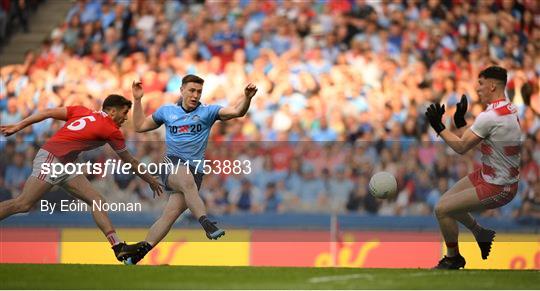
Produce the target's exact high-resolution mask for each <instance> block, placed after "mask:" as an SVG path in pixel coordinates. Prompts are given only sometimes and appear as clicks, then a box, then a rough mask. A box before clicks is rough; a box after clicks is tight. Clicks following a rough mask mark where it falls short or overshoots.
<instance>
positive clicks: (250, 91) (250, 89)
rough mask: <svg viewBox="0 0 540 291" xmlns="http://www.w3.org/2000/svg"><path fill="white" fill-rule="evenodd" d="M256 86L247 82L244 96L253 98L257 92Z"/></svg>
mask: <svg viewBox="0 0 540 291" xmlns="http://www.w3.org/2000/svg"><path fill="white" fill-rule="evenodd" d="M257 90H258V89H257V86H255V85H254V84H252V83H249V84H248V85H247V86H246V88H245V89H244V95H246V98H249V99H251V98H253V96H255V93H257Z"/></svg>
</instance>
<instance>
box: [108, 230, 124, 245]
mask: <svg viewBox="0 0 540 291" xmlns="http://www.w3.org/2000/svg"><path fill="white" fill-rule="evenodd" d="M106 237H107V240H108V241H109V243H110V244H111V246H115V245H117V244H119V243H120V242H121V241H120V238H119V237H118V235H117V234H116V231H114V230H112V231H109V232H108V233H107V235H106Z"/></svg>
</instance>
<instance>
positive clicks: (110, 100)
mask: <svg viewBox="0 0 540 291" xmlns="http://www.w3.org/2000/svg"><path fill="white" fill-rule="evenodd" d="M124 106H127V107H129V108H131V101H129V100H127V99H126V98H125V97H124V96H121V95H117V94H111V95H109V96H107V98H105V101H103V106H102V108H103V110H105V109H107V108H111V107H114V108H120V107H124Z"/></svg>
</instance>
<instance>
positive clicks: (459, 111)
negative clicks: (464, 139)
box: [454, 94, 469, 128]
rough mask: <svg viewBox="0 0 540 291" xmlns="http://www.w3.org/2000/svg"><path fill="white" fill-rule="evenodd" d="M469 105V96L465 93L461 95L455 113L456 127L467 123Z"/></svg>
mask: <svg viewBox="0 0 540 291" xmlns="http://www.w3.org/2000/svg"><path fill="white" fill-rule="evenodd" d="M468 107H469V101H467V96H465V94H463V95H461V100H460V101H459V102H458V103H457V104H456V113H454V124H455V125H456V128H462V127H464V126H465V125H467V121H465V114H466V113H467V108H468Z"/></svg>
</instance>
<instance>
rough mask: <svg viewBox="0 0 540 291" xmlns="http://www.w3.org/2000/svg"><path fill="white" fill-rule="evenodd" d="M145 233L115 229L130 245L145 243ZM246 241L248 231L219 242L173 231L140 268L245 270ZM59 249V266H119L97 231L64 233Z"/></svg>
mask: <svg viewBox="0 0 540 291" xmlns="http://www.w3.org/2000/svg"><path fill="white" fill-rule="evenodd" d="M147 231H148V230H147V229H118V230H117V233H118V234H119V235H120V237H121V238H122V239H123V240H126V241H128V242H131V243H133V242H137V241H140V240H142V239H144V237H145V236H146V233H147ZM101 238H102V240H103V241H102V242H100V241H99V239H101ZM249 238H250V236H249V231H246V230H229V231H227V234H226V235H225V236H224V237H222V238H220V240H219V241H208V240H207V238H206V236H205V235H204V233H203V232H202V230H198V229H197V230H195V229H189V230H180V229H175V230H171V232H170V233H169V234H168V235H167V237H166V238H165V241H164V242H162V243H160V244H158V245H157V247H155V248H154V249H152V251H151V252H150V253H149V254H148V255H147V256H146V257H145V258H144V259H143V260H142V261H141V262H140V263H139V264H143V265H205V266H248V265H249V244H250V243H249ZM205 240H206V241H205ZM60 248H61V249H60V262H61V263H64V264H66V263H67V264H119V262H118V261H117V260H116V258H115V257H114V254H113V252H112V250H111V246H110V244H109V243H108V242H107V241H106V239H105V238H104V237H103V234H102V233H101V232H100V231H99V230H97V229H63V230H62V242H61V246H60Z"/></svg>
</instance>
